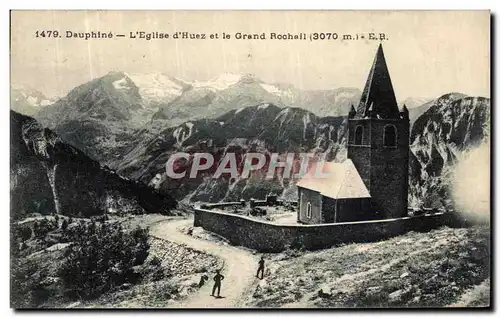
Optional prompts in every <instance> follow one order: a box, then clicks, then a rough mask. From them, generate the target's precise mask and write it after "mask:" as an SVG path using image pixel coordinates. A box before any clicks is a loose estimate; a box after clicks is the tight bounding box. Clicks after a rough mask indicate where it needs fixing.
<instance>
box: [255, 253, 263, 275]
mask: <svg viewBox="0 0 500 318" xmlns="http://www.w3.org/2000/svg"><path fill="white" fill-rule="evenodd" d="M259 273H261V275H260V277H259ZM257 278H260V279H263V278H264V256H261V257H260V261H259V268H258V269H257Z"/></svg>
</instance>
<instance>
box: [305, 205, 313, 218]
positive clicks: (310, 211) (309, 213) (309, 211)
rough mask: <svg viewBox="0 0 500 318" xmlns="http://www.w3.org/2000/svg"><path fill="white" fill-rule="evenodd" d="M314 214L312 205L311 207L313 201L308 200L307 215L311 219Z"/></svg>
mask: <svg viewBox="0 0 500 318" xmlns="http://www.w3.org/2000/svg"><path fill="white" fill-rule="evenodd" d="M311 216H312V207H311V202H307V211H306V217H307V218H308V219H310V218H311Z"/></svg>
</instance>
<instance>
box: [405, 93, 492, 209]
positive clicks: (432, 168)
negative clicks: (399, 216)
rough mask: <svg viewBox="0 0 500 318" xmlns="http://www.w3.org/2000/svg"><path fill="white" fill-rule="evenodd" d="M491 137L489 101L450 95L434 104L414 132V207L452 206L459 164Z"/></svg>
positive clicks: (417, 121) (411, 179)
mask: <svg viewBox="0 0 500 318" xmlns="http://www.w3.org/2000/svg"><path fill="white" fill-rule="evenodd" d="M489 134H490V100H489V99H488V98H484V97H468V96H465V95H463V94H458V93H450V94H446V95H443V96H441V97H440V98H438V99H437V100H435V101H433V102H432V105H431V106H430V107H429V109H428V110H427V111H426V112H425V113H423V114H422V115H421V116H420V117H419V118H418V119H417V120H416V121H415V123H414V125H413V128H412V131H411V136H410V148H411V158H410V205H414V206H420V205H424V206H442V205H445V206H446V205H449V204H451V203H452V202H451V193H450V192H451V191H452V189H451V183H452V179H453V172H454V171H453V170H454V166H455V164H456V163H457V161H458V159H459V158H462V157H463V156H464V154H465V153H467V152H469V151H471V150H472V149H474V148H476V147H478V146H480V145H481V144H482V143H484V142H486V140H487V139H488V138H489ZM471 168H472V167H471ZM458 181H459V182H460V180H458ZM464 182H465V180H464ZM484 182H485V183H486V182H487V180H484Z"/></svg>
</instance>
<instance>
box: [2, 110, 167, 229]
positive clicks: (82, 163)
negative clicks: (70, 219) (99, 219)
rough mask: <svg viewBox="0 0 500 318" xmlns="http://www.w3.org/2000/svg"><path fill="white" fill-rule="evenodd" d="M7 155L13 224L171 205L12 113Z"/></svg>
mask: <svg viewBox="0 0 500 318" xmlns="http://www.w3.org/2000/svg"><path fill="white" fill-rule="evenodd" d="M10 153H11V167H10V170H11V198H12V205H11V212H12V213H11V215H12V216H13V218H15V219H18V218H21V217H23V216H25V215H27V214H30V213H41V214H51V213H58V214H65V215H71V216H79V217H89V216H92V215H99V214H103V213H108V212H120V210H124V211H127V212H134V213H144V212H146V213H162V212H163V213H168V211H169V210H170V209H171V208H173V207H175V206H176V201H175V200H174V199H172V198H171V197H170V196H169V195H168V194H162V193H160V192H159V191H155V190H152V189H150V188H148V187H147V186H146V185H144V184H142V183H139V182H136V181H132V180H127V179H123V178H121V177H120V176H118V175H117V174H116V173H115V172H114V171H112V170H110V169H108V168H106V167H103V166H101V165H100V164H99V163H98V162H96V161H94V160H92V159H90V158H89V157H87V156H86V155H85V154H84V153H83V152H81V151H80V150H78V149H76V148H74V147H72V146H70V145H68V144H66V143H65V142H63V141H62V140H61V139H60V138H59V136H58V135H56V134H55V133H54V132H53V131H51V130H50V129H47V128H43V127H42V126H41V125H40V124H38V123H37V122H36V121H35V120H34V119H33V118H30V117H27V116H24V115H21V114H18V113H16V112H14V111H11V148H10ZM112 210H113V211H112ZM116 210H118V211H116Z"/></svg>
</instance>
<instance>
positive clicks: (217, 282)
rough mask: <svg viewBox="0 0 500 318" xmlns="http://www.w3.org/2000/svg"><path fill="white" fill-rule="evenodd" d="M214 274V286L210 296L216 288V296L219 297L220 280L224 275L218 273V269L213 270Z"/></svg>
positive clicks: (213, 294)
mask: <svg viewBox="0 0 500 318" xmlns="http://www.w3.org/2000/svg"><path fill="white" fill-rule="evenodd" d="M215 273H216V274H215V276H214V287H213V288H212V296H215V290H216V289H217V297H220V286H221V281H222V280H223V279H224V276H223V275H221V274H220V270H219V269H218V270H216V271H215Z"/></svg>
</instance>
